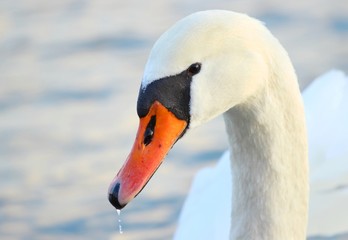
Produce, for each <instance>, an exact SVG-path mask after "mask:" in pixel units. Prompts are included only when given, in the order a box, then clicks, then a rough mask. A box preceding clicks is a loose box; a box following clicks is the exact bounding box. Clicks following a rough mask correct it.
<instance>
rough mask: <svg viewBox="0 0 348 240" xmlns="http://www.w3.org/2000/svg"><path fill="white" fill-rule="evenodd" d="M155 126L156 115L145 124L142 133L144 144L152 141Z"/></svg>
mask: <svg viewBox="0 0 348 240" xmlns="http://www.w3.org/2000/svg"><path fill="white" fill-rule="evenodd" d="M155 126H156V116H152V117H151V119H150V121H149V123H148V124H147V127H146V130H145V133H144V144H145V146H147V145H149V144H150V143H151V141H152V138H153V135H154V132H155Z"/></svg>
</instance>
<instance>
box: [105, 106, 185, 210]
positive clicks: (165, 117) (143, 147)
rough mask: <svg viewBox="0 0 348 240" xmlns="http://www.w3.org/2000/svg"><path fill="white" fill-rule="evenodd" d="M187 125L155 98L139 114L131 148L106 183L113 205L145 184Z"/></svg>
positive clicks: (120, 203) (123, 201) (120, 205)
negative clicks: (146, 108)
mask: <svg viewBox="0 0 348 240" xmlns="http://www.w3.org/2000/svg"><path fill="white" fill-rule="evenodd" d="M186 127H187V122H186V121H185V120H180V119H178V118H177V117H176V116H175V115H174V114H173V113H172V112H170V111H169V110H168V109H167V108H165V107H164V106H163V105H162V104H161V103H159V102H158V101H155V102H154V103H153V104H152V106H151V107H150V110H149V112H148V114H147V115H146V116H145V117H142V118H140V123H139V128H138V132H137V135H136V139H135V142H134V145H133V147H132V150H131V152H130V154H129V156H128V158H127V160H126V162H125V163H124V165H123V167H122V168H121V170H120V171H119V172H118V174H117V175H116V177H115V178H114V179H113V181H112V182H111V184H110V187H109V201H110V203H111V204H112V205H113V206H114V207H115V208H117V209H121V208H123V207H124V206H126V205H127V204H128V203H129V202H130V201H131V200H132V199H133V198H134V197H136V196H137V195H138V194H139V192H140V191H141V190H142V189H143V188H144V187H145V185H146V183H147V182H148V181H149V180H150V178H151V177H152V175H153V174H154V173H155V172H156V170H157V168H158V167H159V166H160V165H161V163H162V161H163V159H164V158H165V156H166V155H167V153H168V152H169V150H170V149H171V148H172V146H173V145H174V143H175V142H176V141H177V140H178V139H179V137H180V136H181V135H182V133H183V132H184V131H185V129H186Z"/></svg>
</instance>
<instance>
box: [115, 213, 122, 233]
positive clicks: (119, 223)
mask: <svg viewBox="0 0 348 240" xmlns="http://www.w3.org/2000/svg"><path fill="white" fill-rule="evenodd" d="M116 211H117V215H118V231H119V232H120V234H123V230H122V224H121V222H122V221H121V210H119V209H116Z"/></svg>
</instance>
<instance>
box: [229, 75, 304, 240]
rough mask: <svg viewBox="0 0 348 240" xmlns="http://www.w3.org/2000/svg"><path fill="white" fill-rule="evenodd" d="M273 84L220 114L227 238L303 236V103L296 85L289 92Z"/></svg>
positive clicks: (286, 237)
mask: <svg viewBox="0 0 348 240" xmlns="http://www.w3.org/2000/svg"><path fill="white" fill-rule="evenodd" d="M290 80H292V79H290ZM295 80H296V79H295ZM292 81H293V80H292ZM277 84H278V83H277V82H276V81H275V82H273V83H272V84H271V85H272V87H266V88H265V89H263V90H262V91H261V92H260V93H259V94H258V96H256V97H255V98H253V99H252V100H250V101H249V102H248V103H245V104H240V105H238V106H235V107H233V108H231V109H230V110H229V111H227V112H226V113H225V114H224V119H225V124H226V129H227V133H228V136H229V143H230V149H231V152H232V154H231V167H232V180H233V184H232V185H233V191H232V196H233V197H232V198H233V199H232V223H231V239H305V236H306V228H307V202H308V173H307V172H308V167H307V141H306V129H305V120H304V111H303V104H302V99H301V96H300V93H299V90H298V87H297V89H296V88H295V89H294V91H292V92H291V90H290V92H289V91H288V90H286V91H285V90H284V91H282V89H285V88H284V86H279V85H278V86H277ZM272 88H276V89H272ZM274 90H276V91H274Z"/></svg>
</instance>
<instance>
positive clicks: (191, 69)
mask: <svg viewBox="0 0 348 240" xmlns="http://www.w3.org/2000/svg"><path fill="white" fill-rule="evenodd" d="M200 71H201V64H200V63H194V64H192V65H191V66H190V67H189V68H188V69H187V73H188V74H189V76H191V77H192V76H193V75H196V74H197V73H199V72H200Z"/></svg>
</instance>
